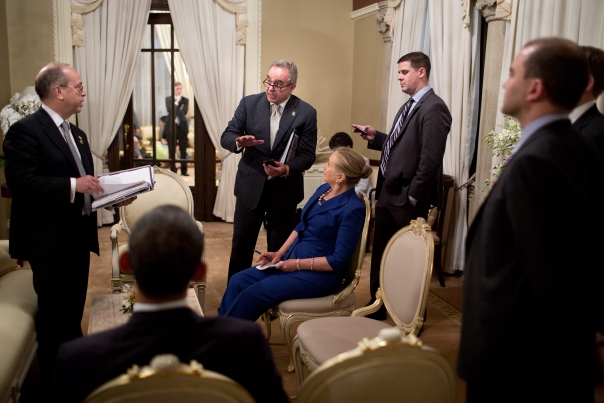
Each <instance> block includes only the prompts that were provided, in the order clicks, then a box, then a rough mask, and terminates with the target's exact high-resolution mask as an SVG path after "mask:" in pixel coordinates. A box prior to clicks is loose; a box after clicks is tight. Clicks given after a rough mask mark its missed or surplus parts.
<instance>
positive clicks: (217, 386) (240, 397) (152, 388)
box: [84, 354, 254, 403]
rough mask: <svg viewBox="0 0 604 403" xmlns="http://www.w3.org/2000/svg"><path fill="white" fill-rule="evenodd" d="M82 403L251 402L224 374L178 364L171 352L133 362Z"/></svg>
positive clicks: (247, 393) (192, 364) (245, 392)
mask: <svg viewBox="0 0 604 403" xmlns="http://www.w3.org/2000/svg"><path fill="white" fill-rule="evenodd" d="M84 402H86V403H109V402H111V403H135V402H136V403H138V402H146V403H159V402H161V403H170V402H179V403H180V402H214V403H219V402H225V403H226V402H229V403H253V402H254V398H253V397H252V396H251V395H250V393H249V392H248V391H247V390H246V389H244V388H243V386H241V385H239V384H238V383H237V382H235V381H233V380H232V379H231V378H228V377H226V376H224V375H221V374H219V373H217V372H214V371H208V370H206V369H204V368H203V366H202V365H201V364H199V363H198V362H197V361H195V360H193V361H191V363H190V364H188V365H187V364H184V363H181V362H180V361H179V360H178V357H176V356H175V355H172V354H164V355H157V356H155V357H154V358H153V359H152V360H151V363H150V364H149V365H148V366H145V367H142V368H139V367H138V366H136V365H134V366H133V367H132V368H131V369H129V370H128V372H127V373H126V374H123V375H120V376H119V377H117V378H114V379H113V380H111V381H109V382H107V383H105V384H104V385H102V386H100V387H99V388H98V389H96V390H95V391H94V392H92V393H91V394H90V395H89V396H88V397H87V398H86V400H85V401H84Z"/></svg>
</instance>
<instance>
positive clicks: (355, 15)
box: [350, 1, 386, 21]
mask: <svg viewBox="0 0 604 403" xmlns="http://www.w3.org/2000/svg"><path fill="white" fill-rule="evenodd" d="M380 3H386V2H385V1H382V2H380ZM378 4H379V3H374V4H372V5H370V6H367V7H363V8H360V9H358V10H356V11H353V12H352V13H350V19H351V20H353V21H356V20H360V19H361V18H365V17H369V16H371V15H375V14H377V13H378V11H379V9H380V7H379V6H378Z"/></svg>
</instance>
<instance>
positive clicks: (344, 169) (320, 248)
mask: <svg viewBox="0 0 604 403" xmlns="http://www.w3.org/2000/svg"><path fill="white" fill-rule="evenodd" d="M323 169H324V171H325V172H324V174H323V179H324V180H325V182H326V183H325V184H323V185H321V186H319V188H318V189H317V191H316V192H315V194H314V195H312V197H311V198H310V199H309V200H308V202H307V203H306V205H305V206H304V209H303V210H302V219H301V222H300V223H299V224H298V225H297V226H296V228H295V229H294V231H293V232H292V233H291V235H290V236H289V238H288V239H287V241H285V243H284V244H283V246H282V247H281V248H280V249H279V250H278V251H277V252H265V253H263V254H262V255H260V258H259V259H258V263H260V264H264V263H268V262H273V263H277V265H276V267H275V268H270V269H266V270H258V269H257V268H256V267H250V268H249V269H246V270H244V271H242V272H239V273H237V274H235V275H234V276H233V277H232V278H231V279H230V281H229V283H228V286H227V289H226V291H225V293H224V296H223V298H222V302H221V304H220V308H219V309H218V314H219V315H221V316H233V317H237V318H242V319H249V320H253V321H255V320H256V319H258V317H260V315H262V313H264V312H266V311H267V310H268V309H269V308H271V307H273V306H275V305H278V304H280V303H281V302H283V301H287V300H291V299H300V298H318V297H324V296H326V295H329V294H333V293H334V292H336V291H337V290H338V288H339V287H340V286H341V285H342V280H343V278H344V274H345V270H346V267H347V266H348V263H349V262H350V259H351V257H352V253H353V252H354V248H355V247H356V244H357V241H358V239H359V236H360V234H361V230H362V229H363V222H364V220H365V205H364V204H363V202H362V201H361V199H359V197H358V196H357V195H356V194H355V192H354V186H355V185H356V184H357V183H358V182H359V180H360V179H362V178H368V177H369V175H371V171H372V170H371V168H370V167H368V166H367V165H365V160H364V159H363V157H362V156H361V155H360V154H358V153H357V152H356V151H353V150H352V149H349V148H339V149H337V150H336V152H334V153H333V154H332V155H331V156H330V157H329V161H327V163H326V164H325V165H324V166H323Z"/></svg>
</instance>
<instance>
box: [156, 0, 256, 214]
mask: <svg viewBox="0 0 604 403" xmlns="http://www.w3.org/2000/svg"><path fill="white" fill-rule="evenodd" d="M222 2H224V0H222ZM230 3H231V4H236V5H237V6H242V7H243V6H245V4H246V3H245V0H240V1H239V2H237V1H231V2H230ZM168 4H169V6H170V13H171V15H172V20H173V22H174V30H175V34H176V37H177V38H178V43H179V46H180V53H181V54H182V58H183V60H184V62H185V64H186V65H187V68H188V72H189V76H190V79H191V85H192V87H193V93H194V94H195V98H196V99H197V102H198V104H199V109H200V111H201V114H202V116H203V119H204V122H205V125H206V128H207V130H208V134H209V135H210V138H211V140H212V144H213V145H214V147H216V149H217V150H219V152H220V155H221V157H222V174H221V178H220V184H219V186H218V194H217V196H216V203H215V204H214V212H213V213H214V215H215V216H217V217H220V218H222V219H223V220H225V221H227V222H232V221H233V218H234V212H235V196H234V194H233V190H234V187H235V174H236V172H237V165H238V163H239V160H240V159H241V156H240V155H239V154H232V153H230V152H228V151H227V150H225V149H223V148H222V147H220V136H221V135H222V132H223V131H224V129H225V128H226V126H227V123H228V122H229V120H230V119H231V117H232V116H233V113H234V111H235V109H236V108H237V105H238V103H239V101H240V99H241V98H242V96H243V77H244V47H243V46H242V45H238V44H237V40H238V32H237V21H236V20H237V17H236V14H234V13H233V12H231V11H227V10H225V9H224V8H222V7H221V6H220V5H219V4H217V3H216V2H214V1H213V0H168ZM239 40H240V38H239Z"/></svg>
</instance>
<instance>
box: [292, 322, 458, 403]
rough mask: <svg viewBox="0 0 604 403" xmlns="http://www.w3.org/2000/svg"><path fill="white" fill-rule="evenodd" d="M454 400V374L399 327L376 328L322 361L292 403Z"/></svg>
mask: <svg viewBox="0 0 604 403" xmlns="http://www.w3.org/2000/svg"><path fill="white" fill-rule="evenodd" d="M454 401H455V374H454V373H453V368H452V367H451V364H450V363H449V361H447V359H446V358H445V357H444V356H443V355H442V354H440V353H439V352H438V351H436V350H434V349H432V348H430V347H426V346H423V345H422V343H421V341H419V339H418V338H417V337H415V336H411V335H410V336H403V335H402V333H401V331H400V329H397V328H389V329H382V330H380V332H379V334H378V336H377V337H376V338H373V339H370V340H369V339H364V340H362V341H360V342H359V343H358V346H357V347H356V348H354V349H352V350H350V351H347V352H345V353H342V354H339V355H337V356H335V357H333V358H330V359H329V360H327V361H325V363H323V364H322V365H321V366H320V367H319V368H317V370H316V371H314V372H313V373H312V374H311V375H310V376H309V377H308V379H307V380H306V382H304V385H303V386H302V389H301V390H300V394H299V395H298V398H297V399H296V402H297V403H310V402H312V403H348V402H381V403H390V402H392V403H398V402H406V403H424V402H440V403H453V402H454Z"/></svg>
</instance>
